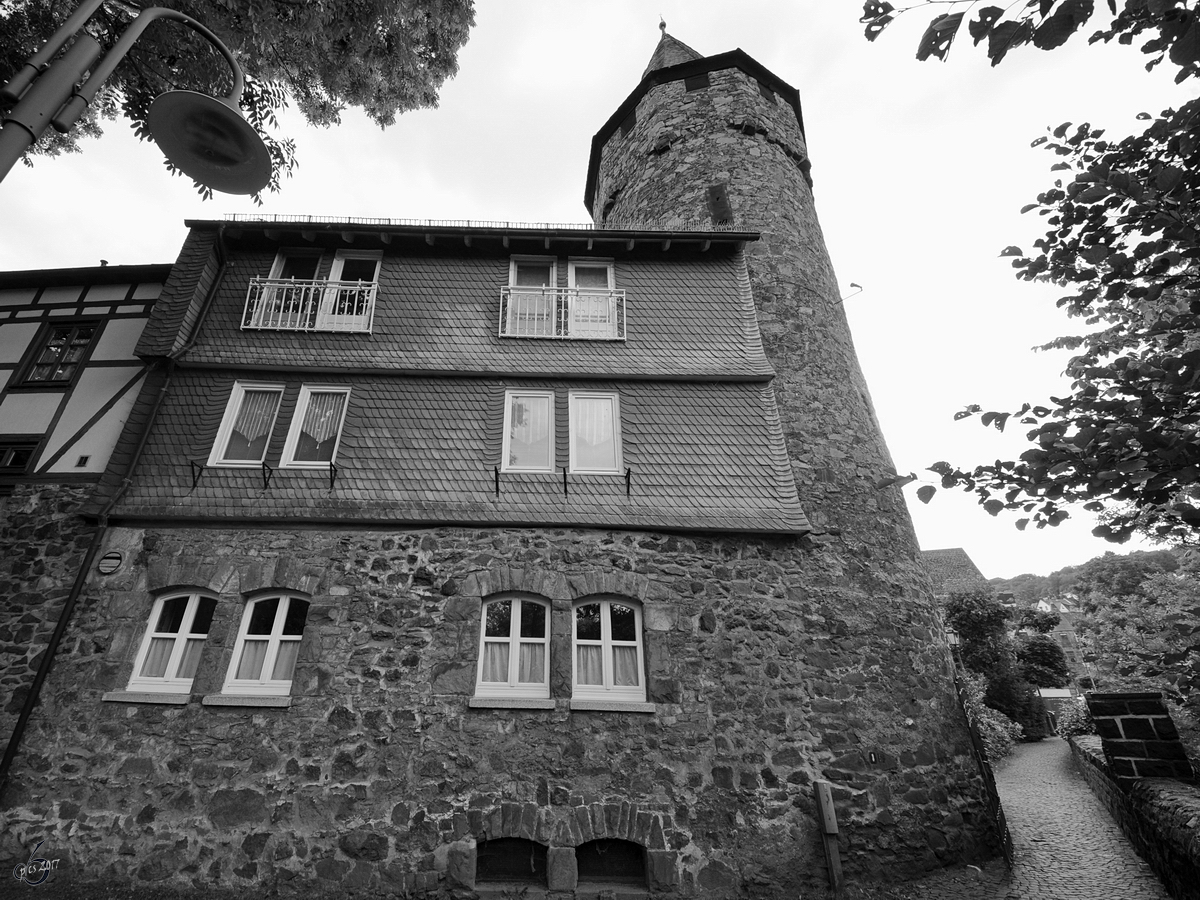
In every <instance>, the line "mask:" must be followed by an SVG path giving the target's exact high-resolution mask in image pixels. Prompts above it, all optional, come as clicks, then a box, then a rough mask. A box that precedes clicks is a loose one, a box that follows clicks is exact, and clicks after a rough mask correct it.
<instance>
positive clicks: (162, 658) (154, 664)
mask: <svg viewBox="0 0 1200 900" xmlns="http://www.w3.org/2000/svg"><path fill="white" fill-rule="evenodd" d="M174 646H175V639H174V638H154V639H153V640H151V641H150V649H149V650H147V651H146V661H145V662H144V663H142V671H141V672H140V673H138V677H140V678H162V677H163V675H164V674H166V671H167V660H168V659H170V658H171V649H172V648H173V647H174Z"/></svg>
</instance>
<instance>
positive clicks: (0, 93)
mask: <svg viewBox="0 0 1200 900" xmlns="http://www.w3.org/2000/svg"><path fill="white" fill-rule="evenodd" d="M103 3H104V0H86V2H84V3H81V4H79V7H78V8H77V9H76V10H75V11H74V12H73V13H71V15H69V16H68V17H67V20H66V21H65V22H63V23H62V25H60V26H59V27H58V31H56V32H54V34H52V35H51V36H50V40H48V41H46V44H45V46H43V47H42V49H41V50H39V51H37V53H35V54H33V56H31V57H29V59H28V61H26V63H25V65H24V66H22V67H21V68H20V69H18V70H17V71H16V72H15V73H14V74H13V76H12V78H10V79H9V80H8V83H7V84H6V85H4V87H2V88H0V100H5V101H7V102H9V103H15V102H16V101H17V99H18V98H20V96H21V94H23V93H24V92H25V89H26V88H27V87H29V85H31V84H32V83H33V80H34V79H35V78H37V77H38V74H39V73H40V72H43V71H45V69H46V66H48V65H49V64H50V61H51V60H52V59H54V55H55V54H56V53H58V51H59V50H61V49H62V48H63V45H64V44H66V42H67V41H68V40H70V39H71V37H72V36H73V35H74V34H75V32H77V31H78V30H79V29H80V28H82V27H83V26H84V23H86V22H87V20H88V19H90V18H91V17H92V16H93V15H95V13H96V10H98V9H99V8H100V7H101V5H103Z"/></svg>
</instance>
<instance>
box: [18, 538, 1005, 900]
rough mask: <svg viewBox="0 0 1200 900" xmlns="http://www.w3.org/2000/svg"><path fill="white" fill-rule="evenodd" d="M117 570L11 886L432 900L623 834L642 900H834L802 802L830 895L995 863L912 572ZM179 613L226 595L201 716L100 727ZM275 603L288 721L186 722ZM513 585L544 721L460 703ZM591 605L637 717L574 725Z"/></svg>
mask: <svg viewBox="0 0 1200 900" xmlns="http://www.w3.org/2000/svg"><path fill="white" fill-rule="evenodd" d="M111 549H118V550H122V551H124V552H125V555H126V559H127V560H128V562H127V563H126V564H125V566H124V567H122V568H121V569H120V570H118V571H117V572H116V573H114V574H112V575H109V576H100V575H96V576H95V577H94V578H93V580H92V584H91V585H90V587H89V589H88V590H87V592H86V593H85V595H84V596H83V597H82V598H81V602H80V607H79V609H78V612H77V616H76V619H75V621H74V623H73V625H72V629H71V632H70V634H69V640H68V641H67V642H66V647H67V648H68V649H67V652H65V653H64V655H63V657H62V658H61V659H60V660H58V661H56V665H55V668H54V670H53V672H52V674H51V677H50V679H49V681H48V682H47V685H46V689H45V691H44V698H43V701H42V703H41V704H40V706H39V709H38V711H37V714H36V715H35V717H34V719H33V720H32V721H31V726H30V731H29V736H28V739H27V741H26V748H27V749H26V751H25V753H24V754H23V755H22V756H21V757H19V758H18V761H17V765H16V767H15V769H14V778H13V783H12V784H11V786H10V788H9V790H8V791H7V793H6V796H5V809H4V814H3V815H4V821H3V827H2V829H0V830H2V833H3V838H2V839H0V840H2V841H3V845H2V846H0V850H2V851H3V853H2V854H0V856H3V857H4V858H5V860H8V859H13V861H14V862H16V861H19V860H20V859H21V858H23V856H24V855H27V852H28V847H27V845H29V846H31V845H32V844H33V843H34V842H36V841H37V840H45V841H46V845H45V847H44V848H43V849H44V850H48V851H51V852H53V854H54V855H56V856H58V857H61V858H63V859H64V862H63V864H62V865H61V867H60V869H61V873H60V877H80V878H83V877H90V878H100V877H103V878H107V879H111V878H116V879H121V878H132V879H140V880H148V881H158V880H163V881H171V882H174V883H179V884H194V885H197V886H207V885H225V886H238V885H246V886H256V887H255V889H256V890H257V889H260V888H261V887H262V886H265V885H278V886H281V887H287V886H288V885H289V884H290V885H292V886H293V887H294V888H295V889H296V891H297V892H299V893H309V892H313V891H317V890H319V889H321V887H322V886H325V887H326V888H327V889H329V890H331V891H333V892H335V893H336V892H347V891H351V890H360V891H368V892H370V891H380V892H383V891H399V890H409V891H415V892H424V893H428V894H430V895H435V894H440V895H448V894H449V893H451V892H454V891H459V892H460V893H461V892H463V891H469V890H470V888H471V887H472V881H473V878H474V871H473V870H474V849H475V847H476V845H477V842H479V841H481V840H485V839H489V838H494V837H514V836H515V837H527V838H529V839H533V840H537V841H539V842H541V843H544V844H547V845H548V846H549V847H550V849H551V851H552V857H551V858H552V859H553V860H558V861H559V862H562V860H563V858H564V854H563V853H562V852H560V851H564V850H568V849H570V848H574V847H577V846H578V845H579V844H581V843H583V842H585V841H587V840H590V839H592V838H594V837H619V838H624V839H628V840H631V841H634V842H636V843H637V844H639V845H641V846H642V847H644V848H646V850H647V854H648V855H647V859H648V877H649V879H650V886H651V887H652V888H653V889H654V890H655V892H656V895H659V894H661V895H663V896H679V897H694V896H701V895H703V896H705V897H752V896H754V897H778V896H784V895H787V894H790V895H795V894H796V893H797V892H798V891H799V890H800V888H801V887H802V886H805V885H816V884H821V883H823V882H824V880H825V873H824V871H823V862H822V861H821V849H820V848H821V843H820V835H819V833H818V830H817V827H816V823H815V809H814V804H813V800H812V787H811V785H812V782H813V780H814V779H818V778H819V779H825V780H829V781H831V782H833V783H834V796H835V801H836V804H837V812H838V819H839V824H840V826H841V844H842V846H841V851H842V859H843V865H844V867H845V870H846V872H847V874H848V877H850V878H857V879H862V878H869V877H881V876H884V875H886V876H887V877H888V878H889V879H893V878H896V877H902V876H904V875H915V874H918V873H919V872H921V871H924V870H927V869H930V868H934V867H937V866H939V865H945V864H947V863H951V862H954V861H957V860H960V859H962V858H964V857H966V856H969V855H971V854H974V853H979V852H981V851H982V852H984V853H988V852H991V850H992V848H993V847H994V846H995V845H994V835H993V834H992V833H991V831H990V826H989V824H988V817H987V813H986V809H985V806H984V802H983V799H982V798H983V789H982V784H981V782H980V777H979V774H978V770H977V769H976V766H975V763H974V761H973V758H972V756H971V753H970V749H969V747H968V745H967V743H966V737H965V731H964V730H963V728H962V726H961V716H960V713H959V711H958V709H957V708H956V706H955V704H956V700H955V698H954V695H953V693H952V688H950V687H949V685H950V681H949V677H948V671H947V666H948V659H947V655H946V652H945V648H944V646H943V645H942V644H941V642H940V641H938V640H936V639H935V636H936V622H935V620H934V616H933V613H932V609H931V607H930V604H929V603H928V602H927V601H926V600H925V599H924V596H923V595H922V594H920V593H919V592H916V591H914V590H913V589H912V588H911V587H909V585H910V584H911V583H912V579H915V578H916V577H917V572H918V571H919V570H918V569H917V567H916V566H917V564H916V561H915V560H911V561H910V567H909V568H907V569H903V570H901V571H898V572H883V571H878V570H875V569H873V568H872V569H867V567H866V566H865V565H861V564H860V565H859V566H858V567H856V568H849V567H848V565H847V560H846V558H845V557H844V554H843V553H842V552H840V551H839V550H838V549H837V548H836V546H835V545H834V544H819V543H813V542H807V541H800V540H796V539H761V540H757V539H743V540H737V539H719V540H718V539H711V538H702V537H683V536H670V535H663V534H647V533H637V532H631V533H614V532H604V531H586V530H563V529H553V530H551V529H547V530H496V529H479V530H475V529H450V528H441V529H432V530H426V531H415V532H398V533H383V532H366V531H332V530H307V531H290V532H284V531H279V532H268V531H218V530H201V529H179V530H167V529H147V530H140V529H131V528H112V529H110V530H109V532H108V534H107V535H106V541H105V546H104V548H103V550H104V551H107V550H111ZM172 586H176V587H192V588H196V587H199V588H204V589H207V590H209V591H211V592H213V593H214V594H215V595H216V596H217V597H218V598H219V599H218V604H217V613H216V616H215V618H214V621H213V625H212V628H211V630H210V632H209V636H208V640H207V641H206V644H205V647H204V650H203V655H202V657H201V659H200V664H199V668H198V671H197V673H196V678H195V682H194V684H193V689H192V694H191V697H190V701H189V702H187V703H185V704H183V705H162V704H150V703H141V702H105V701H104V700H103V699H102V698H103V697H104V695H105V694H106V692H121V691H122V690H123V689H124V688H125V686H126V685H127V683H128V679H129V676H130V673H131V669H132V665H133V658H134V655H135V654H136V652H137V648H138V645H139V641H140V640H141V636H142V635H143V633H144V631H145V628H146V619H147V616H148V614H149V610H150V606H151V603H152V597H153V595H154V594H153V592H154V591H156V590H159V589H163V588H168V587H172ZM263 588H280V589H289V590H298V591H303V592H305V593H306V594H308V595H310V596H311V606H310V609H309V615H308V620H307V625H306V628H305V633H304V638H303V642H302V645H301V650H300V661H299V663H298V666H297V670H296V673H295V678H294V681H293V687H292V696H291V698H290V701H291V705H290V707H288V708H265V707H264V708H254V707H244V706H243V707H235V706H215V705H204V703H203V702H202V700H203V698H205V697H208V696H211V695H215V694H217V693H219V692H220V690H221V686H222V683H223V678H224V673H225V671H226V669H227V667H228V664H229V660H230V658H231V654H232V644H233V641H234V638H235V636H236V631H237V627H238V622H239V620H240V615H241V612H242V609H243V608H244V605H245V602H246V595H247V594H248V593H253V592H254V591H257V590H260V589H263ZM506 590H520V591H528V592H532V593H534V594H537V595H539V596H543V597H547V598H549V599H550V601H551V607H552V636H551V637H552V640H551V667H550V672H551V675H550V688H551V697H552V699H553V708H549V709H496V708H476V707H473V706H471V705H470V701H471V698H472V695H473V692H474V684H475V672H476V663H477V659H478V644H479V633H480V609H481V603H482V600H483V598H485V597H487V596H489V595H492V594H494V593H496V592H499V591H506ZM596 593H604V594H615V595H618V596H621V597H626V598H630V599H632V600H634V601H636V602H638V603H640V605H641V607H642V610H643V624H644V642H645V650H646V657H647V672H648V676H649V678H648V688H649V689H648V700H649V701H650V702H651V703H652V704H653V711H650V712H611V711H595V710H592V711H583V710H579V709H574V710H573V709H571V707H570V652H571V650H570V633H569V631H570V624H569V623H570V607H571V601H572V600H573V599H575V598H578V597H583V596H588V595H591V594H596ZM85 636H86V639H84V638H85ZM566 869H567V870H569V869H570V867H569V866H567V867H566ZM560 872H561V869H560ZM469 895H470V894H469V893H466V894H463V896H469ZM531 896H532V895H531ZM579 896H583V892H582V891H581V892H580V893H579Z"/></svg>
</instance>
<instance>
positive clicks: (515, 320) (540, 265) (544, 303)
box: [502, 256, 559, 337]
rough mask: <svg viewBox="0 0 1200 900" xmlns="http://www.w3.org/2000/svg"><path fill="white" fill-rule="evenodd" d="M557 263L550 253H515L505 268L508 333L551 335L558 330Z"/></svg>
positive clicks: (529, 335) (506, 327) (506, 323)
mask: <svg viewBox="0 0 1200 900" xmlns="http://www.w3.org/2000/svg"><path fill="white" fill-rule="evenodd" d="M557 279H558V265H557V262H556V260H555V259H554V258H553V257H534V256H514V257H513V258H512V259H511V260H510V261H509V269H508V284H509V289H508V295H507V299H508V305H507V307H506V309H505V311H504V322H503V323H502V326H503V331H504V333H505V334H508V335H519V336H525V337H553V336H554V335H555V333H556V332H557V331H558V328H559V326H558V321H557V318H558V291H557V289H556V285H557V283H558V282H557Z"/></svg>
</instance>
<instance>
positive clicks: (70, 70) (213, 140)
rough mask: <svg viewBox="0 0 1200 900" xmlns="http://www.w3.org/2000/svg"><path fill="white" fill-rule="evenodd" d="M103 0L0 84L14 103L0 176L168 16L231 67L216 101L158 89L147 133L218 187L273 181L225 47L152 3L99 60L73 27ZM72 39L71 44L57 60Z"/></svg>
mask: <svg viewBox="0 0 1200 900" xmlns="http://www.w3.org/2000/svg"><path fill="white" fill-rule="evenodd" d="M103 2H104V0H85V2H84V3H81V4H80V5H79V7H78V8H77V9H76V10H75V11H74V12H73V13H71V15H70V16H69V17H68V18H67V20H66V21H65V22H64V23H63V24H62V27H60V28H59V29H58V31H56V32H54V34H53V35H52V36H51V37H50V40H49V41H47V42H46V45H45V46H44V47H42V49H41V50H39V51H38V52H37V53H35V54H34V55H33V56H31V57H30V58H29V61H28V62H27V63H25V65H24V66H23V67H22V68H21V69H20V70H19V71H18V72H17V73H16V74H15V75H13V77H12V78H11V79H10V80H9V82H8V84H6V85H4V87H3V88H0V100H3V101H5V102H7V103H14V104H15V106H13V108H12V110H10V111H9V113H8V114H7V115H6V116H5V117H4V127H3V128H0V181H3V180H4V176H5V175H7V174H8V172H9V170H11V169H12V167H13V165H15V164H16V162H17V160H19V159H20V158H21V155H22V154H23V153H24V152H25V151H26V149H28V148H29V146H30V145H31V144H32V143H33V142H34V141H36V140H37V139H38V138H39V137H41V136H42V134H44V133H45V131H46V128H47V127H48V126H52V127H53V128H54V129H55V130H56V131H60V132H63V133H64V134H65V133H66V132H67V131H70V129H71V126H73V125H74V124H75V122H76V121H78V119H79V117H80V116H81V115H83V112H84V110H85V109H87V105H88V104H89V103H90V102H91V101H92V99H93V98H94V97H95V96H96V92H97V91H98V90H99V89H100V86H101V85H103V84H104V82H105V80H107V78H108V77H109V76H110V75H112V73H113V70H114V69H115V68H116V67H117V64H118V63H119V62H120V61H121V60H122V59H123V58H124V57H125V54H126V53H128V52H129V50H130V48H131V47H132V46H133V45H134V43H135V42H136V41H137V39H138V38H139V37H140V36H141V34H142V32H143V31H145V30H146V27H147V26H148V25H150V23H151V22H153V21H155V20H156V19H170V20H173V21H176V22H182V23H183V24H184V25H186V26H188V27H189V28H191V29H192V30H193V31H195V32H197V33H198V34H200V36H201V37H203V38H205V39H206V40H207V41H208V42H209V43H210V44H212V45H213V46H214V47H216V48H217V50H218V51H220V53H221V55H222V56H224V57H225V60H226V62H228V63H229V67H230V69H232V70H233V89H232V90H231V91H230V92H229V96H228V97H223V98H221V99H217V98H216V97H210V96H208V95H207V94H199V93H196V92H195V91H168V92H167V93H165V94H160V95H159V96H158V97H156V98H155V99H154V102H153V103H151V104H150V111H149V114H148V115H147V116H146V125H147V126H148V127H149V129H150V134H151V136H152V137H153V138H154V140H155V142H157V143H158V145H159V147H160V148H161V149H162V151H163V153H164V154H166V157H167V159H169V160H170V161H171V164H172V165H174V166H175V167H176V168H177V169H179V170H180V171H182V172H183V173H184V174H185V175H188V176H189V177H191V178H192V179H194V180H195V181H198V182H200V183H201V184H203V185H206V186H207V187H210V188H212V189H213V190H215V191H222V192H224V193H228V194H254V193H257V192H258V191H260V190H262V189H263V188H264V187H266V185H267V182H269V181H270V180H271V155H270V153H269V152H268V151H267V147H266V145H265V144H264V143H263V142H262V138H260V137H259V136H258V133H257V132H256V131H255V130H254V129H253V128H252V127H251V126H250V124H249V123H248V122H247V121H246V120H245V118H244V117H243V116H242V114H241V111H240V110H239V103H240V102H241V99H242V88H243V86H244V85H245V77H244V76H243V75H242V70H241V68H240V67H239V66H238V64H237V62H236V61H235V60H234V58H233V54H231V53H230V52H229V48H228V47H226V46H225V45H224V44H223V43H221V40H220V38H218V37H217V36H216V35H215V34H213V33H212V32H211V31H209V30H208V29H207V28H206V27H204V26H203V25H202V24H200V23H199V22H197V21H196V20H195V19H193V18H192V17H191V16H187V15H184V14H183V13H181V12H178V11H176V10H173V9H166V8H164V7H161V6H155V7H151V8H150V9H144V10H142V11H141V12H140V13H139V14H138V16H137V18H136V19H134V20H133V22H132V23H130V25H129V27H128V28H126V29H125V31H124V33H123V34H122V35H121V36H120V37H119V38H118V39H117V42H116V43H115V44H113V46H112V48H111V49H110V50H109V51H108V53H107V54H105V56H104V58H103V59H101V60H100V62H99V64H97V63H96V60H97V59H99V58H100V49H101V48H100V44H99V43H98V42H97V41H96V40H95V38H93V37H91V35H88V34H76V32H78V31H79V29H80V28H82V27H83V26H84V24H86V23H87V20H88V19H90V18H91V17H92V15H93V14H94V13H95V12H96V10H97V9H99V8H100V5H101V4H102V3H103ZM72 37H74V38H75V40H74V42H73V43H72V44H71V46H70V47H68V48H67V50H66V52H65V53H63V54H62V56H61V57H59V58H58V59H54V57H55V56H56V55H57V54H58V52H59V50H61V49H62V48H63V46H65V45H66V43H67V41H69V40H70V39H71V38H72ZM52 60H53V62H51V61H52ZM89 71H90V74H89V75H88V77H87V80H86V81H84V82H83V83H82V84H80V83H79V82H80V81H81V79H83V76H84V74H85V73H88V72H89ZM77 85H78V86H77Z"/></svg>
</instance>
